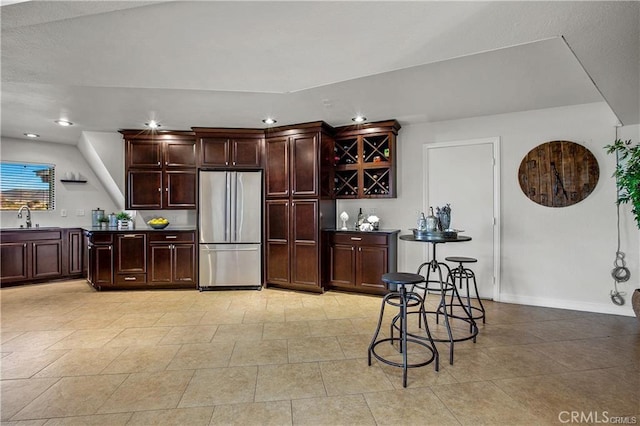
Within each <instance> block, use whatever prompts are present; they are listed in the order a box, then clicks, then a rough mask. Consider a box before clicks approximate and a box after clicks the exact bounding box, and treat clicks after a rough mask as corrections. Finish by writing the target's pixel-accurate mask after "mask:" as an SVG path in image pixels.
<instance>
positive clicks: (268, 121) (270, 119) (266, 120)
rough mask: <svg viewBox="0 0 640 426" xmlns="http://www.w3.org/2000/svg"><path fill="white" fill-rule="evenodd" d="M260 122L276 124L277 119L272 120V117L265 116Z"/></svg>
mask: <svg viewBox="0 0 640 426" xmlns="http://www.w3.org/2000/svg"><path fill="white" fill-rule="evenodd" d="M262 122H263V123H264V124H276V123H277V121H276V120H274V119H273V118H265V119H264V120H262Z"/></svg>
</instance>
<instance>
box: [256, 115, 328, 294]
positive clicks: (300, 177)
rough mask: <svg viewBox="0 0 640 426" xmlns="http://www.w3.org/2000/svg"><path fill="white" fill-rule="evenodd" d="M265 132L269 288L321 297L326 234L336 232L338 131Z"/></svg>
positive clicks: (312, 126) (310, 126) (297, 128)
mask: <svg viewBox="0 0 640 426" xmlns="http://www.w3.org/2000/svg"><path fill="white" fill-rule="evenodd" d="M265 133H266V140H265V142H266V143H265V192H266V209H265V223H266V244H265V257H266V258H265V264H266V282H267V285H274V286H279V287H286V288H291V289H295V290H306V291H314V292H322V291H323V288H322V282H323V280H322V278H323V277H322V276H321V274H322V270H323V268H321V262H322V259H321V257H322V250H321V249H320V239H321V230H322V229H326V228H333V227H335V200H334V198H333V196H332V191H333V189H332V188H333V186H332V185H331V181H330V179H331V178H332V177H331V174H332V168H333V158H334V140H333V136H332V134H333V129H332V128H331V127H330V126H329V125H328V124H326V123H324V122H322V121H320V122H313V123H306V124H298V125H294V126H282V127H277V128H272V129H269V130H267V131H266V132H265Z"/></svg>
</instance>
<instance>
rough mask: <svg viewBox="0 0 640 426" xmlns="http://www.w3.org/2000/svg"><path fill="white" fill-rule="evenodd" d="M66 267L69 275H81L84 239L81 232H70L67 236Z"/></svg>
mask: <svg viewBox="0 0 640 426" xmlns="http://www.w3.org/2000/svg"><path fill="white" fill-rule="evenodd" d="M67 235H68V237H67V244H68V254H67V265H68V266H67V267H68V268H69V274H70V275H75V274H81V273H82V268H83V265H84V263H83V252H84V238H83V236H82V231H81V230H79V229H78V230H70V231H69V233H68V234H67Z"/></svg>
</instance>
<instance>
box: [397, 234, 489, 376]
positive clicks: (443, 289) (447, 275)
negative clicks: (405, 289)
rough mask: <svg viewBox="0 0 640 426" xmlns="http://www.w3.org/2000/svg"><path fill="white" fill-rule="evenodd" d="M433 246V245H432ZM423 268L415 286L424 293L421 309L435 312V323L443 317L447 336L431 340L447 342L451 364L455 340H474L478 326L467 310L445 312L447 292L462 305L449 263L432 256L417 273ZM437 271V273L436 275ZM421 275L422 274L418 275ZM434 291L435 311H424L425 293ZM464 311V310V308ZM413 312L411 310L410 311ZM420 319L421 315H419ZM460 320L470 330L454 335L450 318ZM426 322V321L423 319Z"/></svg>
mask: <svg viewBox="0 0 640 426" xmlns="http://www.w3.org/2000/svg"><path fill="white" fill-rule="evenodd" d="M434 247H435V245H434ZM423 268H426V274H425V275H424V278H423V282H422V283H419V284H417V285H416V286H415V288H417V289H418V290H421V291H422V292H423V294H424V298H423V306H422V310H425V314H435V317H436V324H440V315H442V316H443V317H444V326H445V329H446V330H447V337H446V338H444V337H443V338H440V337H439V336H436V338H434V339H433V340H434V341H435V342H447V343H449V364H451V365H453V353H454V347H455V343H456V342H463V341H465V340H473V342H474V343H475V342H476V336H477V335H478V326H477V325H476V323H475V321H474V319H473V317H472V316H471V315H470V314H469V313H468V312H467V315H464V316H462V315H450V314H449V313H448V312H447V306H449V305H450V303H449V304H448V303H447V298H446V296H447V293H449V292H451V300H453V298H454V297H456V298H457V299H458V304H459V305H463V302H462V299H461V298H460V294H459V293H458V290H456V286H455V283H454V282H453V281H452V280H451V277H452V276H451V270H450V269H449V265H447V264H446V263H443V262H438V261H437V260H436V258H435V252H434V257H433V258H432V259H431V261H429V262H425V263H423V264H422V265H420V266H419V267H418V275H420V274H421V272H422V270H423ZM436 272H437V275H436ZM431 274H434V275H436V277H437V279H434V278H433V277H432V276H431ZM420 276H422V275H420ZM429 293H435V294H438V295H439V296H440V302H439V303H438V307H437V308H436V310H435V311H426V309H425V308H424V301H425V300H426V298H427V294H429ZM465 312H466V310H465ZM410 313H413V312H410ZM419 318H420V321H422V316H420V317H419ZM454 319H455V320H461V321H464V322H466V323H468V324H469V330H470V332H469V333H468V334H462V335H461V334H460V333H458V332H456V335H455V336H454V330H453V327H452V325H451V323H452V320H454ZM425 323H426V321H425ZM419 325H420V324H419Z"/></svg>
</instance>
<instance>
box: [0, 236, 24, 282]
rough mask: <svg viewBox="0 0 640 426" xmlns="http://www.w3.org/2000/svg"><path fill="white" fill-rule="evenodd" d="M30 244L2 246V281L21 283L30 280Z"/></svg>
mask: <svg viewBox="0 0 640 426" xmlns="http://www.w3.org/2000/svg"><path fill="white" fill-rule="evenodd" d="M27 246H28V243H2V244H0V280H1V281H2V282H3V283H5V282H7V283H8V282H13V281H21V280H26V279H28V278H29V261H28V258H27V256H28V255H27Z"/></svg>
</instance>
